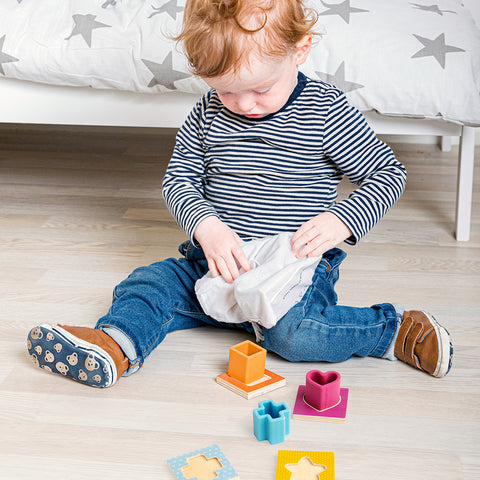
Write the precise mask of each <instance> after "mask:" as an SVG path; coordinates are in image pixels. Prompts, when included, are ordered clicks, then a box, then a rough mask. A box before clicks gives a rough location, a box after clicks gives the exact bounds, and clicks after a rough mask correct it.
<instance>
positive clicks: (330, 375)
mask: <svg viewBox="0 0 480 480" xmlns="http://www.w3.org/2000/svg"><path fill="white" fill-rule="evenodd" d="M307 378H308V379H309V380H311V381H312V382H314V383H317V384H318V385H322V386H323V385H328V384H329V383H333V382H335V381H336V380H338V379H339V378H340V374H339V373H338V372H333V371H332V372H321V371H320V370H310V371H309V372H308V373H307Z"/></svg>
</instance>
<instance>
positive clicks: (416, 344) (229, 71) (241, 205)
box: [28, 0, 452, 387]
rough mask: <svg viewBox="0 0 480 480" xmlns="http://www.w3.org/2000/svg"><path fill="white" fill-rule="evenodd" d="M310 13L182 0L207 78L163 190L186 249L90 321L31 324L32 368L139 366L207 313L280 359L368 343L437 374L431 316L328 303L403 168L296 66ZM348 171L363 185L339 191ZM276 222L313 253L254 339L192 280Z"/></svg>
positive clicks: (232, 258) (101, 382) (124, 289)
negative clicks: (299, 283)
mask: <svg viewBox="0 0 480 480" xmlns="http://www.w3.org/2000/svg"><path fill="white" fill-rule="evenodd" d="M315 21H316V16H315V13H314V12H313V11H310V10H308V9H306V8H305V7H304V6H303V5H302V0H187V3H186V8H185V13H184V20H183V29H182V32H181V33H180V35H179V36H178V38H177V40H179V41H181V42H182V43H183V46H184V49H185V53H186V56H187V58H188V61H189V64H190V66H191V68H192V70H193V72H194V73H195V74H196V75H198V76H199V77H201V78H203V79H204V80H205V82H206V83H207V84H208V85H209V86H210V87H211V90H210V91H209V92H208V93H206V94H205V95H204V96H203V97H202V98H201V99H200V100H199V101H198V103H197V104H196V106H195V107H194V108H193V110H192V111H191V113H190V114H189V116H188V118H187V119H186V121H185V123H184V125H183V126H182V127H181V129H180V130H179V132H178V135H177V139H176V145H175V148H174V152H173V155H172V158H171V161H170V163H169V166H168V169H167V172H166V174H165V178H164V181H163V195H164V198H165V201H166V203H167V206H168V208H169V210H170V211H171V213H172V215H173V216H174V217H175V219H176V221H177V222H178V224H179V225H180V226H181V227H182V228H183V229H184V231H185V232H186V234H187V235H188V237H189V240H188V241H187V242H185V243H183V244H182V245H181V246H180V247H179V251H180V253H181V254H182V257H181V258H179V259H175V258H169V259H166V260H163V261H160V262H157V263H154V264H152V265H150V266H146V267H141V268H138V269H136V270H135V271H134V272H133V273H132V274H131V275H130V276H129V277H128V278H127V279H125V280H124V281H123V282H121V283H120V284H119V285H118V286H117V287H116V288H115V290H114V295H113V302H112V306H111V308H110V310H109V312H108V313H107V314H106V315H105V316H104V317H102V318H101V319H100V320H99V321H98V322H97V324H96V326H95V328H89V327H73V326H58V325H56V326H51V325H46V324H44V325H40V326H37V327H35V328H33V329H32V330H31V331H30V333H29V335H28V350H29V353H30V355H31V357H32V358H33V360H34V362H35V363H36V364H37V365H38V366H40V367H42V368H44V369H46V370H48V371H51V372H54V373H58V374H61V375H64V376H66V377H69V378H73V379H75V380H77V381H79V382H82V383H85V384H88V385H92V386H99V387H108V386H110V385H112V384H113V383H115V381H116V380H117V379H118V378H119V377H120V376H122V375H129V374H131V373H133V372H135V371H137V370H138V369H139V368H140V367H141V366H142V364H143V362H144V360H145V359H146V358H147V357H148V355H149V354H150V353H151V352H152V350H153V349H154V348H155V347H157V345H158V344H159V343H160V342H161V341H162V340H163V339H164V337H165V335H166V334H167V333H169V332H171V331H173V330H178V329H186V328H193V327H199V326H202V325H215V326H221V327H229V328H242V329H244V330H245V331H246V332H248V333H250V334H253V333H257V338H261V341H262V342H263V347H264V348H266V349H267V350H268V351H271V352H275V353H277V354H278V355H280V356H282V357H283V358H285V359H287V360H289V361H295V362H298V361H310V362H312V361H327V362H340V361H344V360H347V359H348V358H350V357H352V356H372V357H379V358H386V359H390V360H394V359H400V360H402V361H404V362H406V363H408V364H410V365H411V366H413V367H415V368H417V369H419V370H422V371H425V372H427V373H429V374H431V375H433V376H435V377H442V376H444V375H445V374H446V373H448V371H449V370H450V366H451V356H452V347H451V342H450V336H449V334H448V332H447V330H446V329H445V328H443V327H442V326H441V325H439V323H438V322H437V321H436V320H435V318H434V317H433V316H432V315H430V314H428V313H426V312H423V311H420V310H413V311H404V308H403V307H402V306H401V305H399V304H397V303H392V302H386V303H381V304H377V305H373V306H371V307H366V308H356V307H348V306H339V305H337V295H336V293H335V290H334V286H335V283H336V281H337V279H338V275H339V266H340V264H341V262H342V261H343V259H344V258H345V256H346V254H345V253H344V252H343V251H342V250H340V249H339V248H337V245H338V244H340V243H341V242H343V241H346V242H347V243H349V244H355V243H356V242H358V241H359V240H360V239H361V238H362V237H363V236H364V235H365V234H366V233H367V232H368V231H369V230H370V229H371V228H372V227H373V226H374V225H375V224H376V223H377V222H378V221H379V220H380V219H381V218H382V217H383V215H384V214H385V213H386V212H387V211H388V209H389V208H390V207H391V206H392V205H393V204H394V203H395V202H396V201H397V200H398V198H399V197H400V195H401V194H402V192H403V189H404V186H405V180H406V171H405V168H404V167H403V165H402V164H400V163H399V162H398V161H397V160H396V159H395V157H394V155H393V152H392V150H391V149H390V148H389V147H388V146H387V145H385V144H384V143H383V142H381V141H380V140H378V139H377V138H376V136H375V134H374V132H373V131H372V130H371V128H370V127H369V126H368V124H367V122H366V120H365V119H364V117H363V116H362V115H361V113H360V112H359V111H358V110H357V109H355V108H353V107H352V106H350V105H349V104H348V102H347V100H346V98H345V95H344V94H343V93H342V92H341V91H339V90H338V89H337V88H335V87H334V86H332V85H328V84H326V83H323V82H321V81H318V80H314V79H310V78H307V77H306V76H305V75H303V74H302V73H299V71H298V66H299V65H301V64H302V63H303V62H304V61H305V60H306V58H307V56H308V54H309V52H310V48H311V44H312V35H313V31H312V30H313V26H314V24H315ZM344 175H346V176H347V177H348V179H349V180H350V181H351V182H352V183H353V184H355V185H357V186H358V188H356V190H355V191H354V192H353V193H352V194H351V195H350V196H349V197H348V198H347V199H344V200H341V201H338V202H337V201H336V198H337V186H338V184H339V182H340V180H341V179H342V177H343V176H344ZM285 232H289V233H290V234H292V237H291V251H292V252H293V255H296V257H297V258H298V259H302V258H305V257H307V258H312V257H320V256H321V261H320V262H319V263H318V265H317V266H316V269H315V272H314V275H313V278H312V282H311V284H310V286H309V287H308V289H307V290H306V292H305V294H304V295H303V297H302V298H301V300H300V301H299V302H298V303H296V304H295V305H294V306H293V307H291V308H290V310H288V312H287V313H286V314H285V315H284V316H283V317H282V318H281V319H280V320H279V321H278V322H277V323H276V324H275V325H274V326H273V327H271V328H263V327H260V330H261V331H260V336H259V335H258V333H259V332H258V327H257V328H256V329H254V327H253V325H252V323H251V322H249V321H245V322H242V323H240V324H235V325H234V324H230V323H227V322H221V321H218V320H215V319H214V318H212V317H210V316H208V315H206V314H205V313H204V311H203V310H202V308H201V306H200V304H199V302H198V299H197V297H196V295H195V283H196V281H197V280H198V279H200V278H202V277H203V276H204V275H205V274H206V273H207V272H210V273H211V275H212V276H213V277H219V276H221V277H223V279H224V281H225V282H227V283H229V284H231V283H233V282H235V280H236V279H237V278H238V277H239V275H241V274H242V273H243V272H247V271H249V270H250V269H251V265H250V263H249V260H248V258H247V257H246V255H245V253H244V250H243V249H242V243H243V242H246V241H249V240H252V239H259V238H262V237H266V236H270V235H276V234H281V233H285Z"/></svg>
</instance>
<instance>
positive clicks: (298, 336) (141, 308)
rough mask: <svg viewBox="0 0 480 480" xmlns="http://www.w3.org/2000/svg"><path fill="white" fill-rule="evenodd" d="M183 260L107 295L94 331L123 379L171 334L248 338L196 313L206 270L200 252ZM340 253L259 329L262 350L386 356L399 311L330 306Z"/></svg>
mask: <svg viewBox="0 0 480 480" xmlns="http://www.w3.org/2000/svg"><path fill="white" fill-rule="evenodd" d="M179 251H180V253H181V254H182V255H183V258H180V259H175V258H168V259H166V260H163V261H161V262H157V263H153V264H152V265H150V266H147V267H140V268H137V269H136V270H135V271H134V272H133V273H132V274H131V275H129V276H128V278H126V279H125V280H124V281H123V282H121V283H120V284H119V285H118V286H117V287H116V288H115V290H114V294H113V302H112V306H111V308H110V310H109V312H108V313H107V315H105V316H104V317H102V318H101V319H100V320H99V321H98V323H97V326H96V328H99V329H101V330H103V331H104V332H105V333H107V334H108V335H110V336H111V337H112V338H114V339H115V341H116V342H117V343H118V344H119V345H120V346H121V347H122V349H123V351H124V352H125V355H126V356H127V357H128V358H129V360H130V367H129V369H128V370H127V372H126V374H127V375H128V374H130V373H133V372H134V371H136V370H138V368H140V367H141V365H142V364H143V362H144V360H145V358H147V357H148V355H149V354H150V353H151V352H152V350H153V349H154V348H155V347H157V345H158V344H159V343H160V342H161V341H162V340H163V339H164V338H165V336H166V335H167V333H169V332H172V331H174V330H181V329H187V328H195V327H200V326H203V325H214V326H218V327H224V328H235V329H239V328H240V329H244V330H245V331H247V332H249V333H254V330H253V327H252V325H251V324H250V323H248V322H247V323H242V324H229V323H223V322H218V321H216V320H214V319H213V318H211V317H209V316H207V315H206V314H205V313H203V311H202V308H201V306H200V304H199V302H198V300H197V298H196V295H195V290H194V287H195V282H196V281H197V280H198V279H199V278H201V277H202V276H203V275H205V273H207V271H208V266H207V261H206V259H205V256H204V255H203V251H202V250H201V248H198V247H196V246H195V245H193V244H192V243H191V242H185V243H183V244H182V245H180V247H179ZM345 256H346V253H345V252H343V251H342V250H340V249H338V248H334V249H332V250H329V251H328V252H326V253H325V254H324V255H323V258H322V260H321V262H320V263H319V265H318V267H317V269H316V271H315V274H314V277H313V281H312V284H311V285H310V287H309V288H308V290H307V292H306V293H305V295H304V296H303V298H302V300H301V301H300V302H299V303H298V304H296V305H295V306H294V307H292V308H291V309H290V310H289V311H288V312H287V314H286V315H285V316H283V317H282V318H281V319H280V320H279V321H278V322H277V324H276V325H275V326H274V327H272V328H270V329H266V328H264V329H263V334H264V342H263V347H264V348H266V349H267V350H268V351H270V352H275V353H277V354H278V355H280V356H281V357H283V358H285V359H287V360H290V361H294V362H298V361H327V362H341V361H344V360H347V359H348V358H350V357H352V356H373V357H384V358H389V359H394V356H393V353H392V352H393V343H394V340H395V338H396V332H397V325H398V324H399V322H400V321H401V317H402V314H403V310H402V307H401V306H397V305H395V304H389V303H384V304H379V305H374V306H372V307H368V308H357V307H347V306H340V305H337V294H336V293H335V290H334V287H335V283H336V282H337V280H338V276H339V266H340V264H341V262H342V261H343V259H344V258H345Z"/></svg>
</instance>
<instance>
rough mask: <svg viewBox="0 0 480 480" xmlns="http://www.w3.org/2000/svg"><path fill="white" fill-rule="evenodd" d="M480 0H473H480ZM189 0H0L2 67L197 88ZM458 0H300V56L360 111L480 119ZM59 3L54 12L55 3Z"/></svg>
mask: <svg viewBox="0 0 480 480" xmlns="http://www.w3.org/2000/svg"><path fill="white" fill-rule="evenodd" d="M475 1H477V0H475ZM184 2H185V0H151V1H148V2H146V1H144V0H62V1H61V2H58V1H56V0H41V1H38V0H2V1H1V2H0V88H1V78H2V77H11V78H18V79H24V80H31V81H35V82H41V83H52V84H57V85H71V86H88V87H93V88H107V89H120V90H130V91H134V92H144V93H160V92H167V91H171V90H180V91H183V92H188V93H198V94H200V93H203V92H205V91H206V90H207V88H208V87H207V86H206V84H205V83H204V82H203V81H202V80H201V79H198V78H195V77H193V76H192V75H191V74H190V73H189V71H188V68H187V62H186V59H185V57H184V56H183V54H182V52H181V49H180V48H179V47H177V46H176V45H175V43H174V42H173V41H172V40H171V39H170V38H169V35H172V34H175V33H176V32H177V31H178V29H179V28H180V25H181V21H182V15H183V10H184ZM464 3H466V1H465V0H464V1H461V0H415V1H405V0H388V1H385V0H329V1H324V0H307V5H308V6H309V7H312V8H314V9H315V10H316V11H317V12H318V15H319V16H318V23H317V31H318V32H323V33H324V34H323V35H322V36H319V37H317V38H316V40H315V45H314V48H313V49H312V53H311V55H310V56H309V59H308V60H307V62H306V64H305V65H303V66H302V67H301V68H302V70H303V71H304V72H305V73H306V74H307V75H308V76H310V77H311V78H316V79H321V80H323V81H326V82H328V83H332V84H334V85H335V86H337V87H338V88H340V89H341V90H343V91H344V92H345V93H346V95H347V97H348V99H349V101H350V102H351V103H352V104H353V105H355V106H356V107H357V108H359V109H360V110H362V111H368V110H376V111H378V112H379V113H381V114H384V115H399V116H413V117H427V118H443V119H446V120H449V121H454V122H459V123H466V124H468V125H476V126H479V125H480V31H479V29H478V27H477V26H476V24H475V22H474V20H473V18H472V15H471V13H470V12H469V10H468V9H467V8H466V6H464ZM52 12H54V14H53V13H52Z"/></svg>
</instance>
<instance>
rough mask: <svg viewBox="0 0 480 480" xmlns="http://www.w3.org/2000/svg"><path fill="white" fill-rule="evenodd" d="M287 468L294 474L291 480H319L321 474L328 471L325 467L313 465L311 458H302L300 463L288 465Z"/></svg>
mask: <svg viewBox="0 0 480 480" xmlns="http://www.w3.org/2000/svg"><path fill="white" fill-rule="evenodd" d="M285 468H286V469H287V470H288V471H289V472H292V475H291V476H290V480H319V479H320V474H321V473H322V472H323V471H325V470H326V469H327V467H326V466H325V465H317V464H315V463H313V462H312V461H311V460H310V458H309V457H302V458H301V459H300V460H299V462H298V463H287V464H286V465H285Z"/></svg>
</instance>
